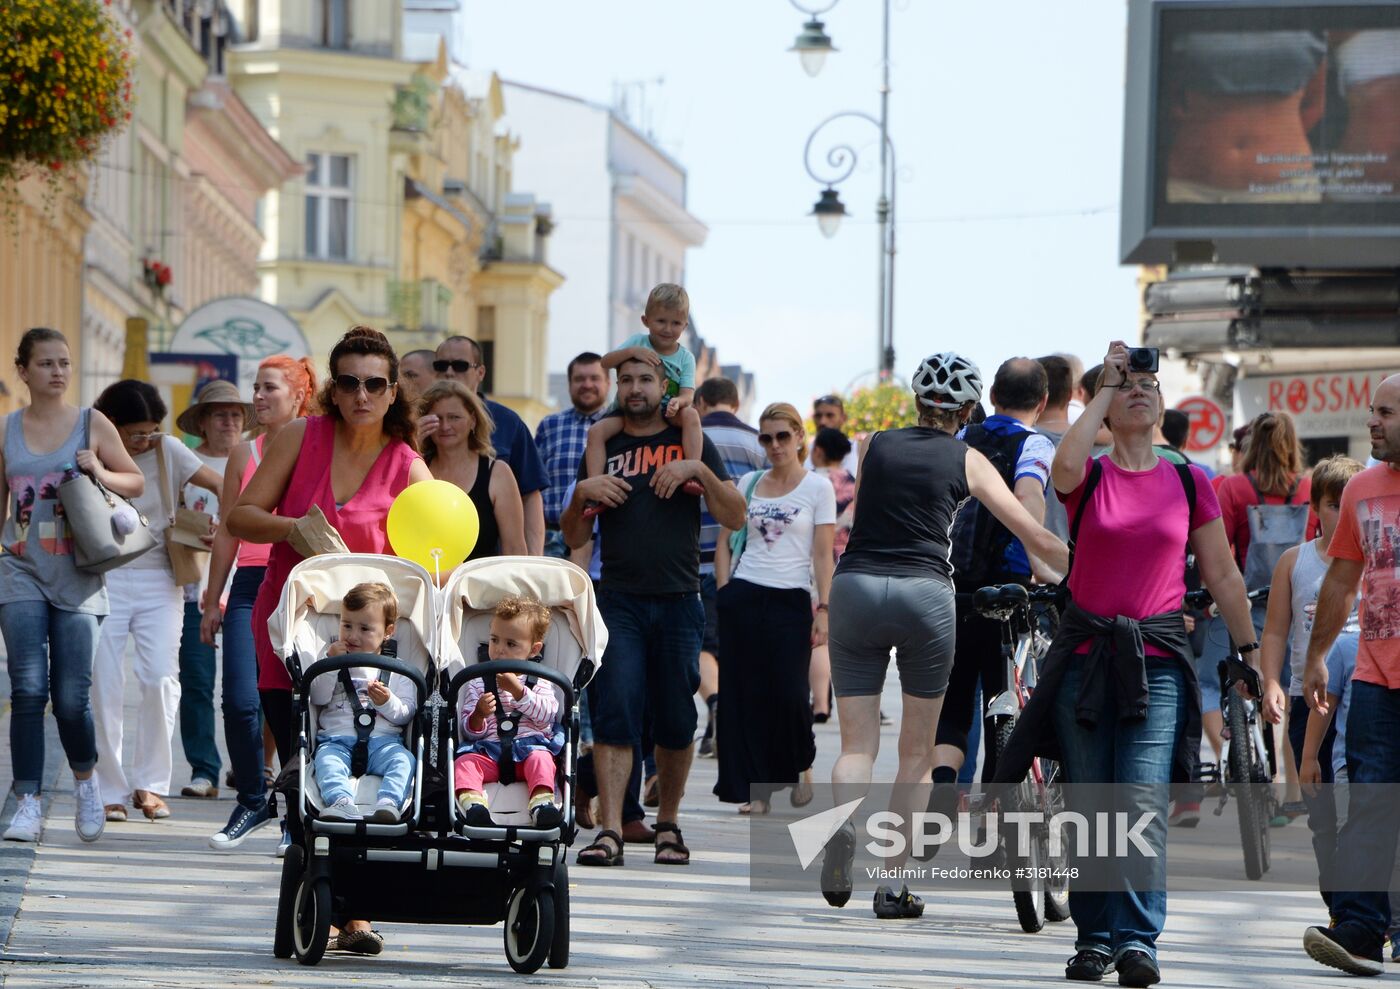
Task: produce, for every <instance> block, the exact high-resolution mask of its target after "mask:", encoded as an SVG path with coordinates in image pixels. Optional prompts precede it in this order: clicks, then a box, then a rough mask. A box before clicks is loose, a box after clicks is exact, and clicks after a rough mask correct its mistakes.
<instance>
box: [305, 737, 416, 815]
mask: <svg viewBox="0 0 1400 989" xmlns="http://www.w3.org/2000/svg"><path fill="white" fill-rule="evenodd" d="M354 748H355V736H354V735H322V736H320V737H319V738H317V739H316V758H315V762H316V785H317V786H318V787H320V788H321V799H322V800H324V801H325V803H326V806H328V807H329V806H330V805H331V804H333V803H335V802H336V801H337V800H340V799H341V798H342V797H348V798H350V799H351V800H354V799H355V791H354V789H353V788H352V787H351V786H350V754H351V751H352V750H353V749H354ZM413 763H414V759H413V753H412V752H410V751H408V749H406V748H404V744H403V740H402V739H400V738H399V736H398V735H378V736H376V737H374V738H371V739H370V740H369V763H368V765H367V767H366V769H365V775H366V776H378V777H381V778H380V781H379V794H378V799H380V800H392V801H394V803H395V804H402V803H403V802H404V801H405V800H407V799H408V791H409V787H410V785H411V784H412V782H413Z"/></svg>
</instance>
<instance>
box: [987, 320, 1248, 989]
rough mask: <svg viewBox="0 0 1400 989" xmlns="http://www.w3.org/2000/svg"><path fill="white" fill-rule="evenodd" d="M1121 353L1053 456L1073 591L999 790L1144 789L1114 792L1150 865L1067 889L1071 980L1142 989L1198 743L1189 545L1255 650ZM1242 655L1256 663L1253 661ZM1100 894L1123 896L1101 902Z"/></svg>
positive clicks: (1117, 866)
mask: <svg viewBox="0 0 1400 989" xmlns="http://www.w3.org/2000/svg"><path fill="white" fill-rule="evenodd" d="M1127 356H1128V354H1127V346H1126V345H1125V344H1124V343H1123V342H1122V341H1114V342H1113V344H1112V345H1111V346H1110V348H1109V353H1108V356H1107V357H1106V358H1105V359H1104V368H1103V373H1102V375H1101V377H1100V379H1099V386H1098V389H1097V390H1096V392H1095V393H1094V395H1093V398H1092V400H1091V401H1090V403H1089V405H1088V407H1087V408H1086V409H1085V410H1084V414H1083V415H1082V416H1081V417H1080V418H1079V419H1078V420H1076V422H1075V423H1074V425H1072V426H1071V427H1070V429H1069V431H1068V432H1067V433H1066V434H1065V437H1064V439H1063V440H1061V442H1060V447H1059V450H1058V451H1057V452H1056V454H1055V462H1054V466H1053V468H1052V471H1051V478H1052V480H1053V482H1054V484H1055V490H1056V492H1057V493H1058V494H1059V496H1060V498H1061V500H1063V501H1064V503H1065V508H1066V510H1067V512H1068V514H1069V518H1070V520H1071V531H1072V533H1073V532H1074V530H1075V529H1076V528H1077V544H1076V545H1075V549H1074V555H1073V558H1072V560H1071V571H1070V574H1069V576H1068V578H1067V579H1068V583H1069V589H1070V594H1071V596H1072V598H1073V601H1072V603H1071V604H1070V605H1069V606H1068V608H1067V609H1066V611H1065V614H1064V616H1063V618H1062V620H1061V623H1060V628H1059V631H1058V632H1057V633H1056V636H1055V642H1054V644H1053V646H1052V647H1051V649H1050V653H1049V655H1048V656H1047V657H1046V660H1045V664H1044V668H1043V670H1042V673H1041V679H1040V682H1039V684H1038V686H1037V687H1036V690H1035V693H1034V694H1033V695H1032V697H1031V702H1030V704H1029V705H1028V706H1027V708H1026V710H1025V712H1024V713H1023V714H1022V717H1021V719H1020V720H1019V722H1018V724H1017V727H1016V731H1015V734H1014V736H1013V738H1012V740H1011V742H1010V744H1008V746H1007V752H1006V756H1005V758H1004V759H1003V760H1002V761H999V763H998V768H997V774H996V780H995V784H997V785H1003V784H1007V783H1014V782H1016V781H1017V780H1019V779H1021V778H1023V777H1024V775H1025V772H1026V770H1027V769H1028V768H1029V765H1030V760H1031V757H1032V755H1041V756H1046V757H1050V758H1057V759H1059V760H1060V762H1061V765H1062V766H1063V768H1064V775H1065V780H1066V782H1067V783H1069V784H1071V785H1073V784H1083V783H1120V784H1121V783H1134V784H1150V785H1148V786H1143V787H1140V788H1134V789H1133V790H1131V791H1127V792H1126V793H1122V792H1120V793H1119V795H1118V798H1117V799H1118V804H1117V805H1116V807H1115V809H1117V810H1121V811H1126V812H1127V813H1128V815H1129V818H1130V819H1132V820H1137V819H1138V816H1139V815H1140V814H1142V813H1150V814H1151V815H1152V824H1151V825H1150V826H1149V827H1148V828H1147V829H1146V830H1145V832H1143V837H1144V839H1145V840H1146V841H1147V842H1148V843H1149V845H1150V846H1151V847H1152V848H1153V849H1154V851H1155V852H1156V856H1155V857H1154V858H1145V857H1139V858H1138V859H1136V860H1134V859H1120V860H1117V861H1114V862H1105V861H1095V860H1093V859H1092V858H1086V859H1083V860H1078V859H1077V858H1076V857H1074V856H1073V855H1072V857H1071V861H1070V867H1071V868H1076V867H1077V868H1079V869H1080V874H1081V876H1097V878H1096V879H1095V878H1090V879H1088V881H1082V880H1081V882H1080V884H1079V886H1078V888H1076V887H1075V885H1074V884H1073V883H1072V884H1071V889H1070V912H1071V913H1072V914H1073V916H1074V920H1075V923H1076V925H1077V927H1078V932H1079V934H1078V939H1077V940H1076V943H1075V951H1076V954H1075V956H1074V958H1072V959H1071V960H1070V962H1069V966H1068V968H1067V970H1066V973H1065V974H1066V977H1067V978H1070V979H1076V980H1093V981H1097V980H1099V979H1100V978H1102V975H1103V972H1104V969H1105V968H1106V967H1107V966H1108V965H1109V964H1110V963H1113V964H1114V965H1115V966H1116V968H1117V970H1118V974H1119V980H1120V984H1121V985H1131V986H1146V985H1151V984H1152V983H1154V982H1156V981H1157V980H1158V979H1159V978H1160V974H1159V972H1158V970H1157V958H1156V955H1157V948H1156V941H1157V937H1158V935H1159V934H1160V933H1161V931H1162V926H1163V924H1164V923H1165V921H1166V907H1167V895H1166V883H1165V879H1166V875H1165V866H1166V858H1165V856H1166V825H1167V792H1168V788H1169V784H1172V783H1188V782H1190V780H1191V774H1192V772H1193V770H1194V769H1195V766H1196V760H1197V753H1198V752H1199V750H1200V744H1201V723H1200V699H1199V695H1198V692H1197V689H1196V675H1195V670H1194V668H1193V656H1192V653H1191V647H1190V643H1189V642H1188V640H1187V637H1186V626H1185V622H1184V620H1183V617H1182V597H1183V595H1184V594H1185V592H1186V586H1185V581H1184V573H1185V568H1186V550H1187V545H1188V543H1189V545H1190V547H1191V549H1192V551H1193V552H1194V553H1195V554H1196V559H1197V561H1198V562H1199V566H1200V571H1201V576H1202V578H1203V580H1204V581H1205V584H1206V586H1207V587H1209V588H1210V590H1211V592H1212V594H1213V595H1214V597H1215V599H1216V600H1217V601H1218V602H1219V605H1220V610H1221V612H1222V613H1223V614H1224V616H1225V620H1226V622H1227V623H1228V625H1229V628H1230V631H1231V633H1232V634H1233V635H1234V636H1235V637H1236V638H1237V640H1238V641H1240V642H1242V643H1245V644H1246V646H1247V647H1249V646H1253V647H1254V648H1257V644H1256V643H1255V638H1254V625H1253V623H1252V622H1251V621H1250V616H1249V604H1248V602H1247V601H1246V599H1245V590H1244V581H1243V580H1242V579H1241V577H1240V573H1239V569H1238V568H1237V567H1236V566H1235V561H1234V558H1233V557H1232V555H1231V553H1230V546H1229V544H1228V543H1227V542H1226V539H1225V531H1224V527H1223V526H1222V525H1221V523H1220V507H1219V504H1218V503H1217V501H1216V499H1215V494H1214V492H1213V491H1212V490H1211V486H1210V483H1209V481H1208V480H1207V479H1206V476H1205V474H1204V472H1202V471H1201V470H1200V468H1198V467H1194V466H1193V467H1186V468H1184V470H1183V471H1178V469H1177V467H1176V465H1174V464H1172V463H1169V462H1168V461H1166V460H1163V459H1162V458H1160V457H1159V456H1158V455H1157V453H1156V452H1155V451H1154V450H1153V448H1152V434H1153V429H1154V427H1156V426H1157V425H1158V423H1159V422H1160V421H1161V418H1162V395H1161V387H1160V385H1159V383H1158V381H1157V376H1156V375H1155V374H1151V373H1145V372H1128V371H1127ZM1105 421H1107V423H1108V426H1109V429H1110V431H1111V432H1112V433H1113V447H1112V449H1111V450H1110V451H1109V452H1108V453H1107V454H1105V455H1103V456H1101V457H1099V458H1098V459H1097V461H1095V460H1092V459H1090V456H1089V455H1090V452H1091V450H1092V448H1093V444H1094V434H1095V432H1096V431H1097V430H1098V427H1099V424H1100V423H1103V422H1105ZM1091 483H1092V489H1091V488H1090V485H1091ZM1247 655H1248V657H1250V658H1251V659H1252V660H1253V661H1254V662H1255V663H1256V665H1257V658H1254V657H1256V653H1254V652H1249V653H1248V654H1247ZM1072 796H1075V797H1077V796H1078V795H1077V794H1072ZM1089 809H1090V808H1089V807H1087V806H1081V807H1080V810H1081V812H1084V811H1085V810H1089ZM1094 809H1097V808H1094ZM1091 820H1092V818H1091ZM1090 847H1095V845H1093V844H1091V846H1090ZM1104 889H1115V891H1114V892H1097V891H1096V890H1104Z"/></svg>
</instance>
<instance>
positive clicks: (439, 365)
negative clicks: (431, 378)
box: [433, 361, 481, 374]
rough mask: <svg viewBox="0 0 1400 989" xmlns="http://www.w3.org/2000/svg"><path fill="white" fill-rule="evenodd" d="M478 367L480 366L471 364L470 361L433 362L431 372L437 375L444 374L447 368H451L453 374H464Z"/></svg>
mask: <svg viewBox="0 0 1400 989" xmlns="http://www.w3.org/2000/svg"><path fill="white" fill-rule="evenodd" d="M478 367H481V365H480V364H473V363H472V362H471V361H433V370H434V371H436V372H437V373H438V374H446V373H447V369H448V368H451V369H452V371H453V372H454V373H455V374H466V373H467V372H468V371H470V370H472V369H473V368H478Z"/></svg>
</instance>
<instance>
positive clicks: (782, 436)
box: [758, 429, 792, 446]
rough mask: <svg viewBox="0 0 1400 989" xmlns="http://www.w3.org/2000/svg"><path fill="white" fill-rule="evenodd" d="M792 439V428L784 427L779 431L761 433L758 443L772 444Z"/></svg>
mask: <svg viewBox="0 0 1400 989" xmlns="http://www.w3.org/2000/svg"><path fill="white" fill-rule="evenodd" d="M791 439H792V430H790V429H784V430H781V431H779V432H777V433H759V434H758V443H759V445H760V446H772V445H773V444H774V443H786V442H788V441H789V440H791Z"/></svg>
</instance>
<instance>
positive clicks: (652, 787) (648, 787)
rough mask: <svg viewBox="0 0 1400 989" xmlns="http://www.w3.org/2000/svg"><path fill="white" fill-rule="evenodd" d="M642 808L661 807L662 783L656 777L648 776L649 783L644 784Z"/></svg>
mask: <svg viewBox="0 0 1400 989" xmlns="http://www.w3.org/2000/svg"><path fill="white" fill-rule="evenodd" d="M642 806H643V807H660V806H661V783H660V781H659V780H657V778H656V777H655V776H648V777H647V781H646V782H645V783H643V784H642Z"/></svg>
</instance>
